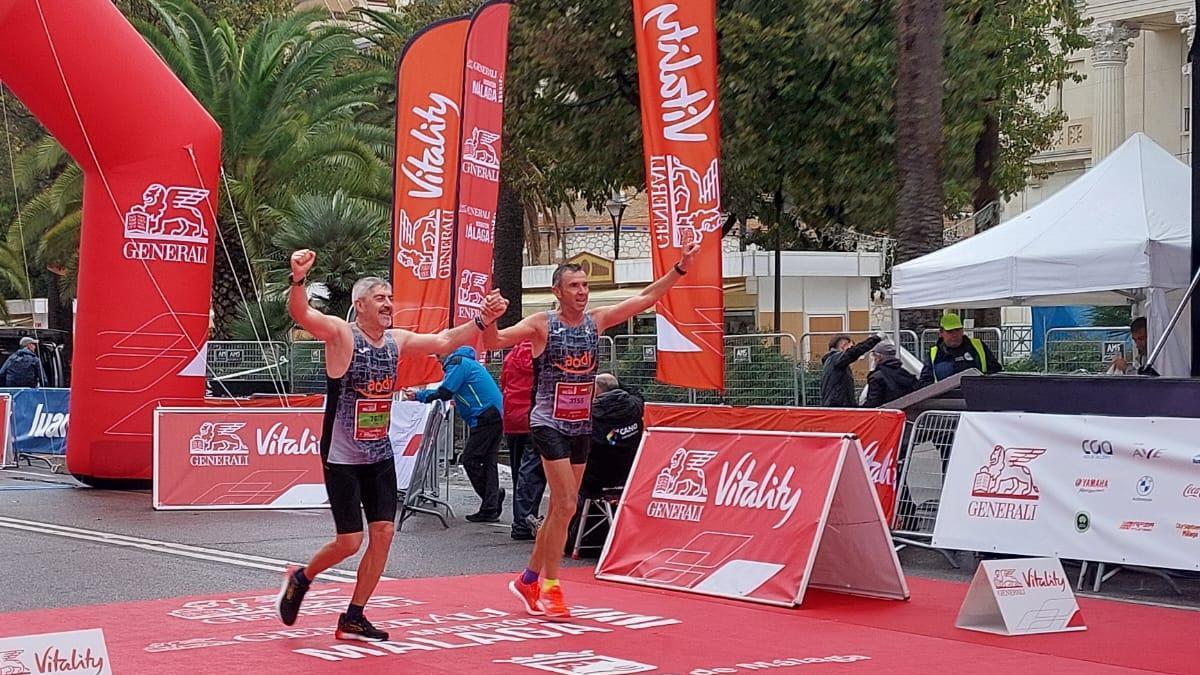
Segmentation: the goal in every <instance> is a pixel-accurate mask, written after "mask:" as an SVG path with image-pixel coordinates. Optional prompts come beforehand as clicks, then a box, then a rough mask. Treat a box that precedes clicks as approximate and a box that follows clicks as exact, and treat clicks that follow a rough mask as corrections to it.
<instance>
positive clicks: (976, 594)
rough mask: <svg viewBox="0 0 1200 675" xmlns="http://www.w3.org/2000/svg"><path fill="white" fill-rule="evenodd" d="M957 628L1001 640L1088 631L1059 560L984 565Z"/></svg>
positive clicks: (977, 572)
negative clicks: (990, 634)
mask: <svg viewBox="0 0 1200 675" xmlns="http://www.w3.org/2000/svg"><path fill="white" fill-rule="evenodd" d="M954 625H955V626H957V627H958V628H966V629H968V630H977V631H982V632H984V633H996V634H999V635H1034V634H1036V633H1065V632H1072V631H1079V630H1087V626H1085V625H1084V623H1083V614H1082V613H1081V612H1080V611H1079V605H1078V604H1077V603H1076V602H1075V593H1073V592H1072V591H1071V584H1070V582H1069V581H1068V580H1067V575H1066V573H1065V572H1063V568H1062V563H1060V562H1059V561H1058V559H1057V558H1019V559H1015V560H984V561H982V562H980V563H979V567H977V568H975V576H974V578H972V580H971V587H970V588H969V589H968V590H967V597H966V599H964V600H963V605H962V609H961V610H959V613H958V620H957V621H955V622H954Z"/></svg>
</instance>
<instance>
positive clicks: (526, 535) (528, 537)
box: [509, 530, 537, 541]
mask: <svg viewBox="0 0 1200 675" xmlns="http://www.w3.org/2000/svg"><path fill="white" fill-rule="evenodd" d="M509 536H510V537H512V538H513V541H533V540H534V539H537V535H536V534H534V533H532V532H530V531H529V530H513V531H512V534H510V535H509Z"/></svg>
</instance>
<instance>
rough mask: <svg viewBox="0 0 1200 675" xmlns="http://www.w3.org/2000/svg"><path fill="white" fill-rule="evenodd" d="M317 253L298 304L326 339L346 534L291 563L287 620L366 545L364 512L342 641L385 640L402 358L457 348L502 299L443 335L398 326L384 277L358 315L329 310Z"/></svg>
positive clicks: (299, 285)
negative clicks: (374, 614) (349, 318)
mask: <svg viewBox="0 0 1200 675" xmlns="http://www.w3.org/2000/svg"><path fill="white" fill-rule="evenodd" d="M316 258H317V255H316V253H313V252H312V251H308V250H302V251H296V252H295V253H293V254H292V260H291V262H292V276H291V290H290V293H289V296H288V312H289V313H290V314H291V315H292V318H293V319H294V320H295V321H296V323H297V324H299V325H300V326H301V327H302V328H304V329H305V330H307V331H308V332H309V333H312V335H313V337H315V338H316V339H318V340H321V341H322V342H324V343H325V370H326V373H327V375H328V378H329V379H328V382H329V384H328V391H327V394H326V397H325V423H324V426H323V430H322V434H321V460H322V465H323V467H324V473H325V489H326V491H327V493H328V494H329V509H330V512H331V513H332V514H333V522H334V527H335V529H336V531H337V536H335V537H334V539H333V541H331V542H329V543H328V544H326V545H325V546H324V547H322V548H321V549H320V550H319V551H317V553H316V555H314V556H313V557H312V560H310V561H309V563H308V564H307V565H305V566H304V567H300V568H295V567H293V568H289V569H288V571H287V573H286V574H285V575H284V579H283V585H282V588H281V589H280V592H279V597H278V598H277V600H276V608H277V610H278V612H279V618H280V619H281V620H282V621H283V623H284V624H285V625H288V626H290V625H292V624H294V623H295V622H296V616H297V615H298V614H299V612H300V604H301V602H302V601H303V600H304V594H305V593H306V592H307V591H308V588H309V584H311V583H312V580H313V579H315V578H316V577H317V575H318V574H320V573H321V572H324V571H325V570H327V569H329V568H330V567H333V566H334V565H336V564H338V563H340V562H341V561H343V560H345V559H346V558H349V557H350V556H352V555H354V554H355V553H357V552H358V549H359V547H361V546H362V541H363V514H364V512H365V514H366V518H367V529H368V530H369V532H370V539H369V542H368V544H367V550H366V553H364V554H363V557H362V560H361V561H360V562H359V564H358V579H357V583H356V584H355V586H354V595H353V596H352V598H351V600H350V606H349V607H348V608H347V609H346V612H345V613H344V614H342V615H340V616H339V617H338V624H337V632H336V633H335V635H336V637H337V638H338V639H339V640H362V641H366V642H377V641H381V640H386V639H387V638H388V634H387V633H386V632H384V631H381V630H379V629H377V628H375V627H374V626H372V625H371V622H370V621H367V618H366V617H365V616H363V608H364V607H365V606H366V605H367V602H368V601H369V600H370V598H371V594H372V593H373V592H374V591H375V586H376V585H377V584H378V583H379V577H380V575H381V574H383V568H384V566H385V565H386V563H387V559H388V552H389V549H390V548H391V544H392V535H393V534H394V533H395V524H394V523H395V520H396V509H397V499H396V464H395V461H394V459H393V457H392V444H391V441H390V440H389V439H388V424H389V422H390V419H391V406H392V393H393V390H394V389H395V379H396V365H397V362H398V360H399V359H400V358H401V357H405V356H424V355H427V354H447V353H449V352H451V351H452V350H454V349H455V348H457V347H459V346H461V345H464V344H467V343H468V342H470V341H471V340H473V339H474V338H476V337H478V335H479V332H480V331H482V330H484V328H485V327H486V326H487V324H488V323H489V322H491V321H493V320H495V319H496V318H497V317H499V316H500V314H502V313H503V310H500V311H497V308H498V307H500V305H501V301H500V300H499V299H498V298H493V299H492V301H490V302H488V303H487V304H486V305H485V306H484V307H483V311H482V316H481V317H480V318H477V319H475V321H474V322H473V323H465V324H463V325H461V326H458V327H457V328H453V329H451V330H445V331H442V332H440V333H437V334H435V335H425V334H421V333H413V332H410V331H407V330H401V329H399V328H392V287H391V285H390V284H389V283H388V282H386V281H384V280H383V279H379V278H377V277H367V278H365V279H360V280H359V281H358V282H357V283H355V284H354V288H353V290H352V291H351V297H352V299H353V301H354V310H355V313H356V316H355V321H354V323H347V322H346V321H343V320H342V319H339V318H337V317H335V316H329V315H327V314H322V313H321V312H318V311H317V310H315V309H313V308H312V307H310V306H309V304H308V296H307V294H306V293H305V290H304V279H305V276H306V275H307V274H308V272H309V270H310V269H312V266H313V263H314V262H316Z"/></svg>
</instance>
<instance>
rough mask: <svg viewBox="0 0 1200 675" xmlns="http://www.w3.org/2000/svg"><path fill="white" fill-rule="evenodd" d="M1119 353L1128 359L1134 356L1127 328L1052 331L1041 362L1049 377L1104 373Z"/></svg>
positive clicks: (1059, 329) (1055, 329)
mask: <svg viewBox="0 0 1200 675" xmlns="http://www.w3.org/2000/svg"><path fill="white" fill-rule="evenodd" d="M1118 351H1123V352H1124V354H1125V357H1126V358H1127V359H1131V357H1132V355H1133V338H1132V337H1131V336H1130V334H1129V328H1128V327H1124V326H1117V327H1105V326H1097V327H1093V328H1051V329H1050V330H1048V331H1046V342H1045V344H1043V345H1042V361H1043V364H1044V370H1045V372H1047V373H1076V372H1087V373H1103V372H1104V371H1106V370H1108V368H1109V366H1110V365H1112V357H1113V355H1114V354H1115V353H1117V352H1118Z"/></svg>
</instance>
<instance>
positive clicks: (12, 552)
mask: <svg viewBox="0 0 1200 675" xmlns="http://www.w3.org/2000/svg"><path fill="white" fill-rule="evenodd" d="M501 481H502V484H505V485H506V487H507V488H508V489H509V494H510V495H511V486H510V485H508V483H509V482H510V480H509V472H508V470H507V467H505V466H503V465H502V466H501ZM449 494H450V503H451V504H452V506H453V508H454V510H455V513H456V515H457V518H456V519H454V520H452V521H451V523H450V527H449V528H448V529H443V528H442V526H441V524H440V523H439V522H438V521H437V520H436V519H434V518H431V517H428V516H423V515H417V516H414V517H413V518H411V519H410V520H408V521H407V522H406V523H405V524H404V527H403V529H402V531H401V532H400V533H399V534H398V535H397V537H396V541H395V543H394V545H393V547H392V554H391V558H390V560H389V562H388V565H387V568H386V570H385V572H384V574H385V575H386V576H388V577H393V578H414V577H440V576H453V575H466V574H484V573H495V572H516V571H519V570H520V569H522V567H523V566H524V564H525V562H526V559H527V557H528V555H529V551H530V548H531V545H532V543H531V542H518V541H513V540H512V539H511V538H510V537H509V524H508V522H506V520H502V522H501V523H497V524H473V523H468V522H466V521H464V520H462V516H463V515H465V514H467V513H471V512H473V511H474V510H475V508H476V507H477V506H478V499H477V498H476V497H475V495H474V493H473V492H472V491H471V489H470V487H469V485H468V484H467V482H466V479H465V477H464V476H463V475H462V472H461V469H460V468H458V467H454V469H453V472H452V477H451V480H450V483H449ZM510 509H511V498H510V499H509V503H507V504H505V514H504V516H503V518H504V519H507V518H509V517H511V510H510ZM332 535H333V522H332V519H331V518H330V517H329V514H328V512H327V511H325V510H321V509H313V510H285V511H269V510H267V511H155V510H153V509H152V507H151V495H150V492H149V491H148V490H145V491H107V490H96V489H92V488H87V487H83V486H80V485H79V484H78V483H76V482H75V481H74V479H72V478H70V477H69V476H63V475H59V474H52V473H50V472H49V471H47V470H44V469H39V468H28V467H24V466H23V467H21V468H20V469H18V470H0V552H2V557H0V612H5V611H17V610H35V609H40V608H57V607H69V606H75V605H85V604H100V603H115V602H126V601H135V600H149V599H158V598H169V597H179V596H186V595H202V594H216V593H229V592H239V591H247V590H262V589H267V588H273V587H275V586H277V584H278V582H279V578H280V575H281V573H280V570H282V569H283V567H284V565H285V564H286V563H287V562H289V561H290V562H299V563H303V562H304V561H306V560H307V559H308V557H309V555H311V554H312V553H313V552H314V551H315V550H316V549H317V548H318V547H320V546H321V545H322V544H324V543H325V542H326V541H327V540H328V539H329V538H330V537H332ZM900 558H901V562H902V564H903V565H904V568H905V572H906V573H907V574H909V575H911V576H924V577H931V578H939V579H954V580H967V579H969V578H970V575H971V573H972V571H973V569H974V562H975V559H974V557H973V556H971V555H969V554H964V553H959V554H958V555H957V559H958V561H959V562H960V563H961V568H960V569H954V568H953V567H951V565H950V564H949V563H948V561H947V560H946V559H945V558H944V557H942V556H941V555H940V554H938V553H936V552H931V551H927V550H922V549H917V548H912V547H909V548H906V549H903V550H901V552H900ZM356 563H357V559H352V560H347V561H345V562H344V563H343V564H342V565H340V566H339V569H340V570H343V571H344V573H342V574H340V575H339V576H340V577H341V579H342V580H343V581H345V580H349V579H351V578H352V577H353V570H354V567H355V565H356ZM564 564H565V565H591V564H594V561H589V560H581V561H571V560H564ZM1067 572H1068V574H1070V575H1071V577H1072V579H1074V578H1075V575H1076V574H1077V573H1078V566H1077V565H1072V564H1071V563H1068V564H1067ZM335 574H336V573H335ZM1176 584H1177V585H1178V586H1179V587H1180V589H1181V590H1182V592H1183V594H1182V595H1179V594H1176V593H1175V592H1174V591H1173V590H1172V589H1171V588H1170V587H1169V585H1168V584H1167V583H1166V582H1165V581H1164V580H1162V579H1161V578H1159V577H1157V576H1154V575H1152V574H1147V573H1143V572H1137V571H1122V572H1120V573H1119V574H1117V575H1116V576H1114V577H1113V578H1112V579H1110V580H1109V581H1107V582H1106V583H1105V585H1104V587H1103V589H1102V591H1101V593H1100V594H1099V595H1101V596H1102V597H1109V598H1119V599H1123V600H1132V601H1136V602H1147V603H1155V604H1167V605H1171V606H1182V607H1189V608H1193V609H1200V581H1198V580H1196V579H1195V578H1178V579H1176ZM1088 594H1090V593H1088Z"/></svg>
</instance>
